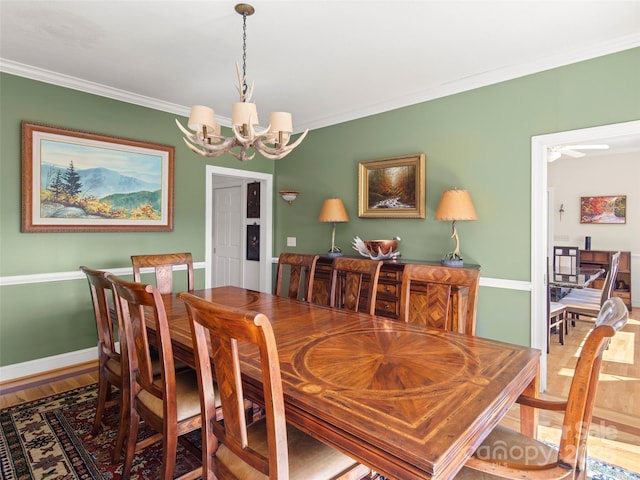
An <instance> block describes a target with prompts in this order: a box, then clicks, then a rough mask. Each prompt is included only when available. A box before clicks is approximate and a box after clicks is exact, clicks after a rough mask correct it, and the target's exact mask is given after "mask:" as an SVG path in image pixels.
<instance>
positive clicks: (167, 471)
mask: <svg viewBox="0 0 640 480" xmlns="http://www.w3.org/2000/svg"><path fill="white" fill-rule="evenodd" d="M174 433H176V432H174ZM177 448H178V437H177V435H171V434H169V433H168V432H166V431H165V434H164V439H163V442H162V478H163V480H172V479H173V471H174V470H175V467H176V449H177Z"/></svg>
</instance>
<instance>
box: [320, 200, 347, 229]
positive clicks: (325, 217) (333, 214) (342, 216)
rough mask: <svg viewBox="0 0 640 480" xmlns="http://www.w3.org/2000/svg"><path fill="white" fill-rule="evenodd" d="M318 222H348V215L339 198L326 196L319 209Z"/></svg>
mask: <svg viewBox="0 0 640 480" xmlns="http://www.w3.org/2000/svg"><path fill="white" fill-rule="evenodd" d="M318 221H319V222H334V223H336V222H348V221H349V215H348V214H347V209H346V208H344V203H342V200H341V199H340V198H327V199H326V200H325V201H324V203H323V204H322V210H320V216H319V217H318Z"/></svg>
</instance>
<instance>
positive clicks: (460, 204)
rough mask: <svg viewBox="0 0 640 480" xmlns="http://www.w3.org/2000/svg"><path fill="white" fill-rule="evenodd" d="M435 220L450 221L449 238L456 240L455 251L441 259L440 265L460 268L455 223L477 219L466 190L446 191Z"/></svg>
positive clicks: (458, 240) (458, 241)
mask: <svg viewBox="0 0 640 480" xmlns="http://www.w3.org/2000/svg"><path fill="white" fill-rule="evenodd" d="M435 219H436V220H447V221H451V222H452V224H451V227H452V229H453V233H452V234H451V238H455V239H456V249H455V250H454V251H453V252H449V253H448V254H447V255H446V256H445V257H444V258H443V259H442V264H443V265H446V266H448V267H461V266H462V257H461V256H460V239H459V238H458V232H457V230H456V222H457V221H458V220H477V219H478V216H477V215H476V209H475V208H473V203H472V202H471V197H470V196H469V192H467V191H466V190H446V191H445V192H444V193H443V194H442V198H441V199H440V204H439V205H438V209H437V210H436V216H435Z"/></svg>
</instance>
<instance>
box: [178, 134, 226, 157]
mask: <svg viewBox="0 0 640 480" xmlns="http://www.w3.org/2000/svg"><path fill="white" fill-rule="evenodd" d="M182 140H184V143H185V145H186V146H187V147H188V148H189V150H191V151H192V152H193V153H197V154H198V155H201V156H203V157H219V156H220V155H223V154H224V153H225V151H224V150H223V151H220V152H207V151H206V150H202V149H200V148H198V147H196V146H195V145H193V144H191V143H189V140H187V139H186V138H183V139H182Z"/></svg>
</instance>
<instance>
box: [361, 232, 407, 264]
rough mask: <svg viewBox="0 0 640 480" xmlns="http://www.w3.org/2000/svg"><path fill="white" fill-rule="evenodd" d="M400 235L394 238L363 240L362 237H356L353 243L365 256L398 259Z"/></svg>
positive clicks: (374, 258) (377, 258) (378, 258)
mask: <svg viewBox="0 0 640 480" xmlns="http://www.w3.org/2000/svg"><path fill="white" fill-rule="evenodd" d="M398 242H400V237H395V238H394V239H392V240H362V239H361V238H360V237H354V239H353V242H352V245H353V249H354V250H356V251H357V252H358V253H359V254H360V255H362V256H363V257H369V258H371V259H373V260H385V259H389V258H391V259H394V260H395V259H396V258H397V257H399V256H400V252H398V250H396V249H397V248H398Z"/></svg>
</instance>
